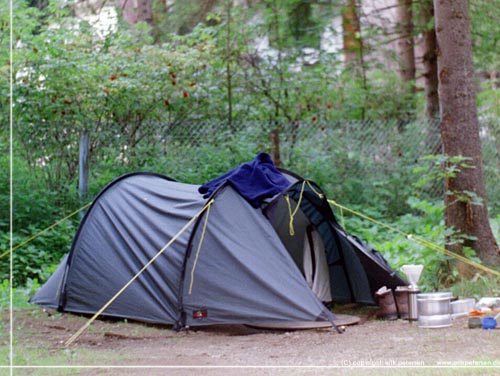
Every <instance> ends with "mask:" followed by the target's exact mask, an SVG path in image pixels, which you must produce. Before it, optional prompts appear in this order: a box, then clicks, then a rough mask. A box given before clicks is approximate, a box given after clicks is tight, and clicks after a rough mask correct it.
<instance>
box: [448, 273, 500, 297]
mask: <svg viewBox="0 0 500 376" xmlns="http://www.w3.org/2000/svg"><path fill="white" fill-rule="evenodd" d="M452 292H453V295H454V296H458V297H460V298H475V299H476V300H479V299H481V298H482V297H486V296H500V277H487V276H484V275H480V274H476V275H475V276H474V277H473V278H471V279H462V280H460V281H458V282H457V283H455V284H454V285H453V286H452Z"/></svg>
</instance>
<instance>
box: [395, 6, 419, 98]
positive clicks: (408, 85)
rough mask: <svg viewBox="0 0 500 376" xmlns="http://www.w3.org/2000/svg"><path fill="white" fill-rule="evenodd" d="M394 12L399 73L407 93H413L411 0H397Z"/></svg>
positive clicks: (413, 64)
mask: <svg viewBox="0 0 500 376" xmlns="http://www.w3.org/2000/svg"><path fill="white" fill-rule="evenodd" d="M396 14H397V22H398V34H399V38H398V41H397V49H398V51H397V52H398V56H399V69H400V75H401V79H402V81H403V83H404V84H405V89H406V90H407V91H408V93H409V94H413V93H414V92H415V43H414V40H413V11H412V0H398V6H397V8H396Z"/></svg>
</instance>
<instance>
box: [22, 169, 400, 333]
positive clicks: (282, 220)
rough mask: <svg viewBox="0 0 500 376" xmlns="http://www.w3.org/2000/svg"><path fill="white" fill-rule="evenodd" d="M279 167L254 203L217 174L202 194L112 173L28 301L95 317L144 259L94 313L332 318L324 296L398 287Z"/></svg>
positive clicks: (319, 200)
mask: <svg viewBox="0 0 500 376" xmlns="http://www.w3.org/2000/svg"><path fill="white" fill-rule="evenodd" d="M279 173H280V174H281V175H282V176H283V177H285V178H286V181H287V182H288V184H287V185H288V187H287V188H285V189H282V190H281V191H280V192H279V193H278V194H275V195H274V196H273V197H265V198H263V200H262V202H261V205H260V206H258V207H255V205H252V204H250V203H249V202H248V200H246V199H245V198H244V197H243V196H242V195H241V193H240V192H239V191H238V189H237V187H236V188H235V186H234V185H233V184H231V183H230V181H229V180H226V179H222V180H221V183H220V184H219V185H218V186H217V188H216V189H215V190H214V191H213V193H211V194H210V195H209V196H208V197H207V198H204V197H203V196H202V195H201V194H200V193H199V188H200V187H199V186H196V185H190V184H183V183H179V182H176V181H173V180H171V179H169V178H167V177H165V176H162V175H158V174H152V173H143V172H138V173H132V174H128V175H125V176H122V177H120V178H118V179H117V180H115V181H113V182H112V183H110V184H109V185H108V186H107V187H106V188H105V189H104V190H103V191H102V192H101V193H100V194H99V195H98V196H97V197H96V199H95V200H94V202H93V204H92V205H91V207H90V209H89V210H88V211H87V213H86V215H85V217H84V218H83V220H82V222H81V224H80V227H79V229H78V231H77V233H76V235H75V238H74V240H73V244H72V246H71V250H70V252H69V253H68V255H67V256H66V257H65V258H64V259H63V260H62V262H61V264H60V265H59V267H58V269H57V270H56V271H55V273H54V274H53V275H52V276H51V277H50V279H49V280H48V281H47V282H46V283H45V284H44V285H43V286H42V287H41V288H40V290H39V291H38V292H37V293H36V294H35V296H34V297H33V298H32V299H31V301H30V302H31V303H36V304H39V305H42V306H46V307H51V308H54V309H58V310H60V311H64V312H75V313H83V314H95V313H96V312H98V311H99V310H100V309H101V308H102V307H104V305H105V304H106V303H108V302H109V301H110V299H111V298H113V297H114V296H115V295H116V293H117V292H118V291H119V290H120V289H121V288H122V287H123V286H125V285H126V284H127V283H129V281H131V280H132V279H133V278H134V276H136V275H137V273H138V272H139V271H140V270H141V268H144V266H145V265H147V264H148V262H151V261H152V259H153V258H155V257H157V258H156V259H154V262H151V264H150V265H149V266H148V267H147V268H146V269H145V270H144V271H143V272H142V273H140V274H139V275H138V276H137V278H136V279H135V280H134V281H133V282H132V283H131V284H130V286H128V288H126V289H125V290H124V291H123V293H121V294H120V295H119V296H118V297H117V298H116V300H114V301H113V303H112V304H111V305H109V307H107V308H106V309H105V311H104V312H103V315H106V316H112V317H119V318H129V319H135V320H140V321H145V322H153V323H163V324H171V325H174V326H175V327H176V328H179V329H180V328H183V327H186V326H198V325H210V324H259V323H262V322H266V323H269V322H285V321H330V322H332V323H334V321H335V316H334V315H333V314H332V313H331V312H330V311H329V310H328V309H327V308H326V306H325V305H324V304H323V303H324V302H328V301H333V302H334V303H335V302H339V303H345V302H358V303H363V304H374V301H373V295H374V292H375V291H376V290H377V289H378V288H380V287H381V286H383V285H385V286H387V287H389V288H395V287H396V286H398V285H406V284H407V283H406V282H405V281H404V280H403V279H402V278H401V277H399V276H398V275H397V274H396V273H395V272H394V271H393V270H392V269H391V268H390V266H389V265H388V264H387V263H386V261H385V260H384V259H383V257H382V256H381V255H380V254H379V253H378V252H376V251H374V250H372V249H370V248H369V247H367V246H366V245H365V244H363V243H362V242H361V241H359V240H358V239H356V238H354V237H352V236H350V235H348V234H347V233H345V231H344V230H343V229H342V228H341V227H340V226H339V224H338V223H337V222H336V220H335V218H334V215H333V213H332V211H331V209H330V207H329V205H328V203H327V201H326V198H325V196H324V194H323V192H322V191H321V189H320V188H319V187H318V186H316V185H315V184H314V183H312V182H308V181H305V180H303V179H301V178H300V177H298V176H296V175H294V174H292V173H289V172H286V171H280V172H279ZM190 221H192V224H190ZM183 229H184V230H183ZM181 230H183V231H181ZM166 245H169V246H168V248H166ZM159 253H161V254H159Z"/></svg>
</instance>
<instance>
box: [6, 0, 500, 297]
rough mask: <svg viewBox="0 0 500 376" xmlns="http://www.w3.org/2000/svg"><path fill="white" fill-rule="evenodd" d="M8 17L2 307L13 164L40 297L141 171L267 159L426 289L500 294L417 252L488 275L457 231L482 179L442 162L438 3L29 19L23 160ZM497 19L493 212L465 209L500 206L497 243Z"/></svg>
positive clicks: (486, 145)
mask: <svg viewBox="0 0 500 376" xmlns="http://www.w3.org/2000/svg"><path fill="white" fill-rule="evenodd" d="M127 4H128V5H127ZM130 4H135V5H134V7H132V8H130ZM374 4H378V6H375V5H374ZM381 4H382V5H381ZM9 6H10V4H9V2H8V1H6V0H0V28H1V34H0V38H1V40H0V49H1V50H2V51H1V53H0V92H1V98H3V99H2V101H3V103H2V107H1V110H0V125H1V128H0V130H1V131H0V151H1V153H0V165H1V168H0V174H1V176H0V213H1V215H0V253H1V255H0V281H2V280H3V281H4V283H3V290H2V296H1V297H0V298H1V304H2V306H5V304H7V303H8V297H7V287H8V286H9V256H10V252H9V244H10V236H11V231H10V230H11V228H10V223H9V211H10V207H9V202H10V190H9V182H10V174H9V165H10V162H12V167H13V174H12V183H13V187H14V190H13V223H12V238H13V244H14V246H15V247H14V252H13V253H12V257H13V266H14V268H13V276H12V280H13V283H14V286H16V288H17V289H18V290H19V291H26V294H28V295H29V294H30V293H32V292H33V290H35V289H37V288H38V286H39V285H40V284H41V283H43V282H44V281H45V280H46V279H47V278H48V277H49V276H50V274H51V273H52V272H53V271H54V270H55V267H56V266H57V265H58V264H59V261H60V259H61V258H62V257H63V255H64V254H65V253H66V252H67V251H68V250H69V248H70V245H71V241H72V238H73V236H74V234H75V232H76V229H77V227H78V223H79V220H80V219H81V215H82V213H83V212H84V211H83V210H82V211H79V210H80V209H81V208H83V207H85V206H86V205H88V203H89V202H90V201H91V200H92V199H93V198H94V197H95V196H96V195H97V194H98V192H99V191H100V190H101V189H103V188H104V187H105V186H106V184H108V183H109V182H111V181H112V180H113V179H115V178H117V177H119V176H120V175H122V174H125V173H128V172H132V171H137V170H142V171H153V172H157V173H161V174H165V175H167V176H170V177H172V178H174V179H176V180H179V181H182V182H186V183H194V184H202V183H204V182H205V181H207V180H209V179H211V178H214V177H216V176H218V175H220V174H221V173H223V172H225V171H227V170H229V169H231V168H234V167H235V166H237V165H238V164H239V163H242V162H245V161H248V160H250V159H252V158H253V157H254V156H255V154H256V153H258V152H260V151H267V152H269V153H271V154H272V156H273V159H274V160H275V162H276V164H278V165H279V166H281V167H284V168H286V169H290V170H292V171H295V172H297V173H299V174H300V175H302V176H304V177H306V178H308V179H311V180H314V181H315V182H317V183H318V184H319V185H320V186H321V187H322V188H323V189H324V190H325V191H326V192H327V195H328V198H330V199H333V200H334V201H335V202H337V203H339V204H341V205H344V206H345V207H347V208H350V209H351V210H353V211H355V212H358V213H361V214H363V215H364V217H363V216H359V215H353V214H352V213H351V212H348V211H346V210H340V209H339V208H338V207H335V206H334V209H335V211H336V214H337V216H338V218H339V220H340V221H341V222H342V224H343V225H344V226H345V227H346V229H347V230H348V231H349V232H350V233H352V234H354V235H356V236H358V237H360V238H361V239H363V240H364V241H366V242H368V243H369V244H370V245H371V246H373V247H375V248H377V249H379V250H380V251H381V252H382V253H383V254H384V256H385V257H386V258H387V259H388V261H389V262H390V263H391V265H392V266H393V267H394V268H396V269H397V268H398V267H399V266H401V265H403V264H406V263H419V264H420V263H422V264H424V265H425V270H426V271H425V273H424V275H423V280H422V289H424V290H436V289H439V288H443V287H446V288H452V289H454V291H455V293H456V295H461V296H464V295H465V296H476V297H477V296H480V295H483V296H484V295H498V294H500V279H499V278H494V277H491V276H490V275H487V274H486V275H485V274H481V273H477V274H472V275H464V273H463V272H462V271H460V268H459V267H457V263H456V261H455V259H454V258H453V257H450V256H447V255H444V254H442V253H441V252H438V251H437V250H436V248H435V247H429V246H425V245H422V244H421V243H419V242H415V241H414V239H413V238H412V237H410V236H408V235H410V234H411V235H413V236H418V237H421V238H424V239H426V240H428V241H430V242H432V243H434V244H437V245H438V246H442V247H445V248H447V249H453V247H454V245H457V244H460V245H462V246H461V247H460V253H461V254H462V255H464V256H465V257H467V258H468V259H470V260H472V261H474V262H477V263H479V264H482V263H483V262H484V260H483V259H482V258H481V257H478V254H477V252H476V251H475V249H474V248H471V247H469V246H467V244H468V243H467V242H468V241H469V240H471V235H470V234H464V233H461V232H459V231H457V230H456V229H455V228H452V227H449V226H447V224H446V222H445V210H446V205H445V197H447V195H448V194H449V192H448V191H447V190H446V189H445V184H444V182H445V181H446V179H447V178H450V177H454V176H455V175H456V174H458V173H460V171H463V170H467V169H469V168H471V167H470V166H469V165H468V162H469V160H468V159H467V158H466V157H461V156H455V157H453V158H450V157H449V156H448V157H446V156H445V155H444V154H443V152H442V150H443V149H442V137H441V127H440V126H441V119H440V117H439V98H438V95H437V92H438V90H437V85H438V77H437V67H436V61H437V56H436V51H437V49H436V46H435V45H434V46H433V45H432V36H433V35H434V38H435V32H434V25H435V23H434V17H433V7H432V1H428V0H414V1H407V0H398V1H396V0H394V1H378V2H374V1H368V0H366V1H354V0H347V1H341V0H338V1H337V0H329V1H328V0H325V1H321V0H277V1H268V0H260V1H258V0H252V1H222V0H220V1H216V0H211V1H200V0H184V1H177V0H176V1H160V0H139V1H135V2H132V1H130V2H127V1H124V2H119V1H117V2H116V3H115V2H110V1H76V2H73V1H62V0H53V1H49V0H20V1H15V2H14V3H13V6H14V8H13V23H12V24H13V34H14V38H13V42H14V46H13V47H14V48H13V51H12V52H13V59H12V66H13V76H14V85H13V107H12V110H13V119H14V121H13V127H12V131H13V143H12V145H10V142H9V141H10V140H9V135H10V133H9V129H10V128H9V124H10V114H9V111H10V106H9V74H10V70H9V69H10V68H9V67H10V58H9V56H10V51H9V50H10V48H9V41H10V40H9V33H8V31H9V25H10V20H9V17H8V16H9ZM498 9H500V1H498V0H493V1H486V0H474V1H471V2H470V21H471V31H472V32H471V42H472V58H473V62H474V68H475V75H474V77H473V78H474V81H473V82H474V91H475V92H476V93H477V112H478V120H479V134H480V136H481V143H482V156H483V169H484V180H485V184H486V192H487V197H486V198H487V200H483V198H482V197H477V196H476V195H474V194H473V193H471V192H466V194H465V195H464V196H462V198H461V199H462V200H464V201H466V203H467V204H471V205H477V206H481V205H485V203H487V205H488V210H489V212H488V213H489V218H490V224H491V227H492V230H493V234H494V235H495V237H496V238H497V239H498V237H499V235H500V234H499V226H500V184H499V180H500V179H499V178H500V176H499V171H500V170H499V163H500V158H499V157H500V139H499V137H500V121H499V119H500V117H499V115H500V114H499V112H500V91H499V89H498V85H499V72H500V59H499V56H498V55H499V54H500V49H499V46H498V43H499V40H500V25H499V24H498V22H497V17H496V16H497V15H496V14H495V13H496V12H497V10H498ZM104 19H106V20H108V21H105V22H103V20H104ZM109 20H111V21H109ZM97 21H100V22H97ZM434 43H435V41H434ZM463 137H464V139H467V138H468V135H466V134H464V135H463ZM11 147H12V155H13V160H12V161H10V157H9V155H10V153H9V151H10V150H11V149H10V148H11ZM77 211H78V214H77V215H72V216H71V217H70V218H68V219H67V220H64V221H62V222H60V223H59V221H60V220H61V219H63V218H66V217H67V216H70V215H71V214H74V213H76V212H77ZM366 216H368V217H370V218H373V219H375V220H376V221H379V222H382V223H384V224H386V225H387V226H389V227H391V228H393V229H398V230H399V231H400V232H395V231H392V230H390V229H389V228H388V227H382V226H380V224H379V223H375V222H373V221H370V220H368V219H367V218H366ZM54 223H58V225H57V226H55V227H51V226H52V225H53V224H54ZM49 226H50V227H51V228H50V230H48V231H44V232H42V234H41V235H40V236H37V237H36V238H35V239H33V240H32V241H30V242H27V243H24V242H25V241H26V240H27V239H30V237H32V236H33V235H37V234H39V233H40V232H41V231H43V230H44V229H47V228H48V227H49ZM18 245H22V246H19V247H17V246H18ZM489 265H490V266H493V267H495V265H494V263H493V265H492V263H491V262H489ZM496 267H497V268H498V265H496ZM471 281H472V283H471Z"/></svg>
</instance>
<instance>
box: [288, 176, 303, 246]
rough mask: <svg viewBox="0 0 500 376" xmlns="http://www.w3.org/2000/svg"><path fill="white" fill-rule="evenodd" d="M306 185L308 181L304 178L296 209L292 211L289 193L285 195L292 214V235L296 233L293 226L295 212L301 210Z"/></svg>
mask: <svg viewBox="0 0 500 376" xmlns="http://www.w3.org/2000/svg"><path fill="white" fill-rule="evenodd" d="M305 186H306V181H305V180H304V181H303V182H302V187H301V188H300V196H299V201H298V202H297V206H296V207H295V210H293V211H292V205H291V203H290V197H288V195H285V201H286V204H287V206H288V213H289V214H290V222H289V223H288V231H289V232H290V236H294V235H295V229H294V228H293V219H294V217H295V214H297V212H298V211H299V208H300V203H301V202H302V195H303V194H304V188H305Z"/></svg>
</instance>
